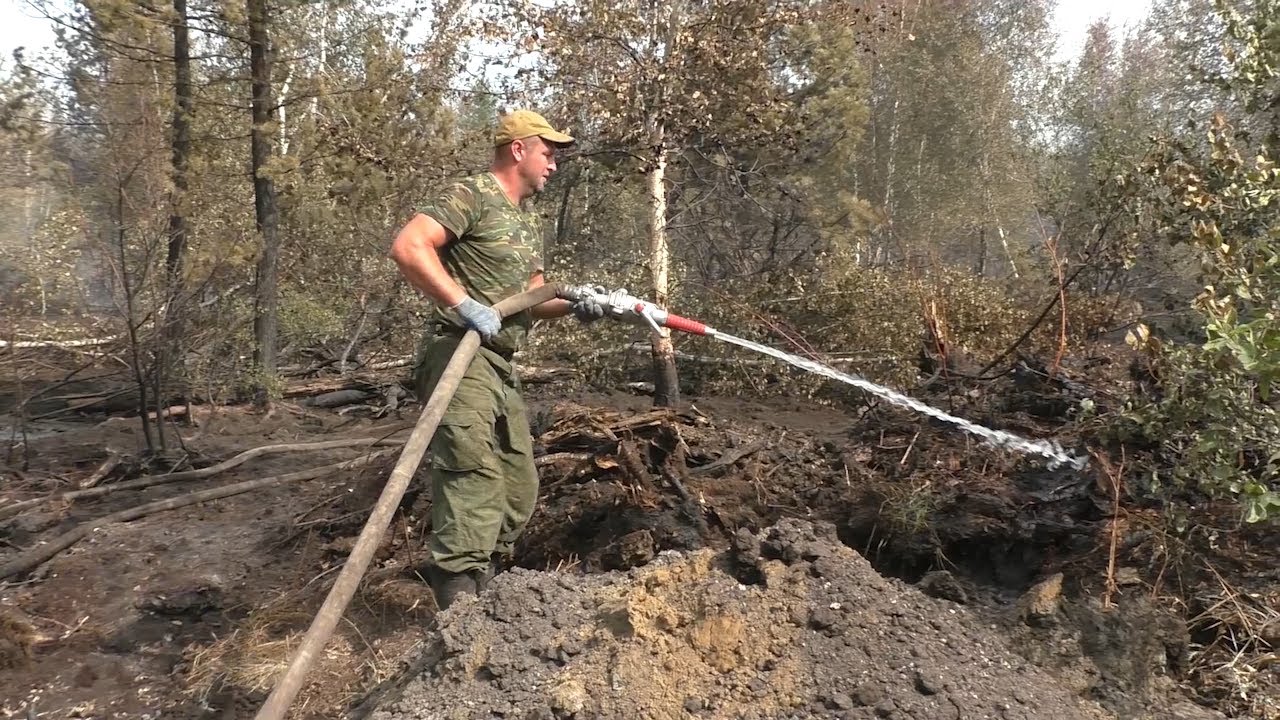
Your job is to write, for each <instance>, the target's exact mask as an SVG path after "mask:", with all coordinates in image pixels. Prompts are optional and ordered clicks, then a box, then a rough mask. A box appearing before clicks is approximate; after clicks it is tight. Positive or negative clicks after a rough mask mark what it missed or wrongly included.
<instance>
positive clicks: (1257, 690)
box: [1189, 566, 1280, 720]
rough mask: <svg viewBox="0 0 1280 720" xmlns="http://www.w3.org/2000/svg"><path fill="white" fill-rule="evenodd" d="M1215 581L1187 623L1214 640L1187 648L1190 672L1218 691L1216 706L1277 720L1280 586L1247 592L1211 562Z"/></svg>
mask: <svg viewBox="0 0 1280 720" xmlns="http://www.w3.org/2000/svg"><path fill="white" fill-rule="evenodd" d="M1208 569H1209V571H1210V572H1211V573H1212V574H1213V576H1214V577H1215V578H1216V580H1217V587H1216V588H1213V589H1210V590H1207V591H1205V592H1203V593H1202V594H1201V595H1200V597H1199V598H1198V599H1199V600H1200V602H1201V603H1202V604H1203V606H1204V610H1202V611H1201V612H1200V613H1199V614H1197V615H1196V616H1195V617H1194V618H1192V619H1191V620H1190V622H1189V625H1190V626H1191V627H1193V628H1197V629H1198V630H1200V631H1202V632H1211V633H1213V640H1212V641H1211V642H1209V643H1208V644H1207V645H1204V646H1202V647H1199V648H1197V649H1196V650H1194V651H1193V652H1192V653H1191V673H1192V675H1193V676H1194V677H1196V678H1197V679H1198V681H1199V683H1200V684H1202V685H1203V686H1205V687H1207V688H1210V689H1212V690H1213V691H1214V692H1216V693H1218V694H1220V696H1221V703H1220V705H1219V708H1220V709H1223V710H1224V711H1225V710H1227V709H1230V710H1231V711H1234V712H1236V713H1238V714H1239V716H1240V717H1251V718H1258V719H1259V720H1280V678H1278V677H1277V673H1276V669H1277V668H1278V667H1280V648H1277V647H1273V643H1275V637H1274V636H1275V635H1276V630H1275V628H1276V627H1278V626H1280V590H1275V589H1273V590H1271V591H1270V592H1268V593H1265V594H1264V593H1249V592H1243V591H1240V590H1238V589H1237V588H1235V587H1233V586H1232V585H1231V584H1229V583H1228V582H1227V581H1226V580H1225V579H1223V577H1222V576H1221V575H1219V574H1218V572H1217V571H1216V570H1214V569H1213V568H1212V567H1211V566H1209V567H1208Z"/></svg>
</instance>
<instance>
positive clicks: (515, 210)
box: [391, 110, 604, 610]
mask: <svg viewBox="0 0 1280 720" xmlns="http://www.w3.org/2000/svg"><path fill="white" fill-rule="evenodd" d="M573 143H574V139H573V138H572V137H570V136H569V135H567V134H565V133H562V132H560V131H558V130H556V129H555V128H553V127H551V125H550V123H548V122H547V121H546V119H545V118H543V117H542V116H541V115H539V114H537V113H535V112H532V111H529V110H517V111H515V112H511V113H509V114H506V115H504V116H502V117H501V118H500V119H499V122H498V127H497V130H496V131H495V133H494V154H493V162H492V164H491V166H490V169H489V171H488V172H486V173H482V174H480V175H475V176H472V177H468V178H465V179H463V180H461V181H459V182H456V183H454V184H453V185H451V186H450V187H448V188H447V189H446V190H445V191H444V192H443V193H442V194H441V195H439V196H438V197H437V198H435V199H434V200H433V201H431V202H428V203H427V204H425V205H424V206H423V207H421V208H420V211H419V212H418V213H417V214H416V215H414V217H413V218H412V219H411V220H410V221H409V222H408V223H407V224H406V225H405V226H404V227H403V228H402V229H401V230H400V232H399V234H398V235H397V236H396V238H395V241H394V242H393V243H392V246H391V258H392V259H393V260H395V262H396V264H397V265H399V267H400V272H401V273H402V274H403V275H404V277H405V278H406V279H407V280H408V281H409V282H410V283H412V284H413V286H414V287H416V288H417V289H418V290H420V291H422V292H423V293H425V294H426V295H427V296H428V297H430V298H431V299H432V300H434V301H435V303H436V311H435V313H434V318H433V322H432V327H431V328H429V329H428V332H427V334H426V336H425V337H424V338H423V344H422V348H421V350H420V353H419V356H418V361H417V364H416V365H415V367H414V383H415V385H416V390H417V392H418V395H419V397H420V398H421V399H422V400H424V401H425V400H426V398H428V397H429V396H430V395H431V391H432V389H433V388H434V387H435V385H436V383H437V382H438V381H439V378H440V375H441V373H442V372H443V371H444V367H445V365H446V364H447V363H448V362H449V359H450V358H451V357H452V356H453V351H454V349H455V348H456V347H457V346H458V343H459V342H460V341H461V339H462V336H463V334H464V333H465V332H466V331H467V330H469V329H473V330H476V331H477V332H478V333H479V334H480V336H481V340H482V342H481V346H480V349H479V351H478V352H477V353H476V358H475V359H474V360H473V361H472V363H471V365H470V366H469V367H468V369H467V372H466V374H465V375H464V376H463V378H462V381H461V383H460V384H459V385H458V391H457V393H456V394H455V395H454V397H453V400H452V401H451V402H450V404H449V407H448V409H447V410H446V411H445V414H444V417H443V418H442V419H441V421H440V426H439V428H438V429H437V430H436V434H435V437H434V438H433V439H432V442H431V448H430V449H431V483H432V506H431V530H432V534H431V539H430V540H429V542H428V547H429V549H430V551H431V555H432V558H433V559H434V561H435V566H434V568H433V569H432V570H431V572H430V573H429V575H430V582H431V588H432V592H433V593H434V594H435V596H436V603H437V605H438V606H439V607H440V609H442V610H443V609H445V608H447V607H448V606H449V605H450V604H452V603H453V601H454V600H455V599H456V598H457V597H458V595H460V594H463V593H473V594H474V593H478V592H479V591H480V590H482V589H484V586H485V585H486V584H487V583H488V580H489V578H490V577H491V576H492V573H493V566H494V563H495V562H496V560H497V556H500V555H509V554H510V553H511V550H512V546H513V544H514V542H515V540H516V538H517V537H518V536H519V535H520V533H521V531H522V530H523V529H524V527H525V524H526V523H527V522H528V520H529V516H530V514H531V513H532V512H533V506H534V501H535V500H536V499H537V494H538V474H537V470H536V468H535V467H534V463H533V441H532V438H531V437H530V434H529V422H528V417H527V414H526V409H525V404H524V400H523V398H522V397H521V394H520V381H519V378H517V377H516V374H515V372H514V370H513V368H512V365H511V357H512V355H513V354H514V353H515V352H516V351H517V350H519V349H520V348H521V347H522V346H523V344H524V342H525V339H526V338H527V336H528V334H529V330H530V328H531V327H532V325H533V322H534V320H535V319H545V318H556V317H561V316H564V315H568V314H569V313H570V312H573V313H574V314H575V315H576V316H577V317H578V318H579V319H580V320H582V321H584V322H589V321H591V320H593V319H595V318H598V317H601V316H603V314H604V310H603V308H601V307H599V305H594V304H592V303H590V302H584V303H575V304H572V305H571V304H570V303H569V302H568V301H565V300H551V301H548V302H545V303H542V304H541V305H538V306H536V307H534V308H532V309H530V310H527V311H525V312H522V313H519V314H517V315H514V316H512V317H509V318H507V319H506V320H505V321H504V320H501V319H499V317H498V314H497V313H496V312H495V311H494V310H493V309H492V308H490V307H489V306H490V305H493V304H494V303H496V302H498V301H499V300H502V299H504V298H507V297H510V296H511V295H515V294H517V293H520V292H523V291H525V290H527V289H530V288H533V287H537V286H540V285H542V284H543V265H542V259H541V257H540V255H541V248H542V238H541V232H540V228H539V224H538V221H537V218H536V217H535V216H534V215H533V214H532V213H529V212H526V211H525V210H524V209H522V207H521V205H522V203H523V202H524V201H525V200H527V199H528V198H530V197H532V196H533V195H535V194H536V193H538V192H539V191H541V190H542V188H543V187H544V186H545V185H546V182H547V179H548V178H549V177H550V176H551V173H553V172H555V170H556V151H557V150H558V149H560V148H564V147H568V146H570V145H572V144H573Z"/></svg>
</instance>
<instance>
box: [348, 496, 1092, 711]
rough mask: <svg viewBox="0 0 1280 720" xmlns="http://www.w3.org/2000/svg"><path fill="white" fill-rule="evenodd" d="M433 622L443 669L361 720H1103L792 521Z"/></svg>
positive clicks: (553, 580) (512, 575)
mask: <svg viewBox="0 0 1280 720" xmlns="http://www.w3.org/2000/svg"><path fill="white" fill-rule="evenodd" d="M439 617H440V623H441V637H442V641H443V651H444V652H443V656H442V659H441V660H440V661H439V662H437V663H436V664H435V666H434V667H432V668H429V669H428V671H427V672H426V673H424V674H422V675H421V676H420V677H419V678H417V679H416V680H413V681H412V682H410V683H409V684H408V685H407V686H406V687H405V689H404V692H403V694H402V695H401V697H400V698H399V699H397V700H396V701H394V702H391V703H389V704H387V705H386V706H384V707H383V708H382V709H379V710H377V711H375V713H374V714H373V717H374V718H378V719H379V720H409V719H411V718H412V719H421V720H426V719H428V718H430V719H436V718H440V719H446V718H447V719H450V720H452V719H453V718H459V719H461V718H478V717H508V718H511V717H514V718H570V717H572V718H635V717H644V718H689V717H706V718H801V717H804V718H807V717H839V718H890V719H898V720H925V719H926V718H927V719H929V720H937V719H946V718H951V719H957V720H959V719H967V718H1005V719H1008V720H1014V719H1022V718H1027V719H1030V718H1037V719H1038V720H1055V719H1062V720H1067V719H1072V720H1074V719H1077V718H1095V717H1106V715H1105V714H1104V713H1102V712H1101V711H1100V710H1099V709H1098V708H1097V707H1096V706H1093V705H1091V704H1089V703H1087V702H1084V701H1082V700H1080V699H1079V698H1078V697H1077V696H1075V695H1074V694H1073V693H1072V692H1070V691H1068V690H1066V689H1064V688H1062V687H1060V686H1059V685H1058V684H1057V683H1056V682H1055V680H1054V679H1053V678H1052V677H1051V676H1049V675H1047V674H1046V673H1045V672H1044V671H1042V670H1040V669H1038V668H1036V667H1034V666H1032V665H1031V664H1029V663H1028V662H1026V661H1025V660H1023V659H1022V658H1021V657H1019V656H1018V655H1017V654H1016V653H1014V652H1013V651H1012V650H1011V649H1010V648H1009V647H1008V646H1006V645H1005V644H1004V642H1003V641H1002V640H1000V639H999V638H998V636H997V635H996V633H995V632H993V630H992V629H991V628H990V627H988V626H984V625H983V624H982V623H981V622H980V621H979V620H978V619H977V616H976V615H974V614H972V613H971V612H970V611H968V610H967V609H965V608H964V607H961V606H957V605H954V604H952V603H950V602H946V601H941V600H935V599H932V598H929V597H926V596H924V595H923V594H921V593H919V592H918V591H917V590H915V589H914V588H911V587H909V586H907V585H905V584H903V583H901V582H899V581H896V580H891V579H886V578H884V577H882V576H880V575H879V574H877V573H876V572H875V570H873V569H872V568H871V566H870V564H869V563H868V562H867V561H866V560H865V559H863V558H862V556H860V555H859V554H857V553H856V552H854V551H853V550H851V549H849V548H847V547H846V546H844V545H843V544H842V543H841V542H840V541H839V540H838V539H837V538H836V537H835V534H834V530H833V529H832V528H831V527H830V526H828V525H825V524H822V525H813V524H810V523H808V522H805V521H801V520H792V519H788V520H783V521H781V522H779V523H778V524H777V525H774V526H773V527H771V528H769V529H767V530H765V531H764V532H762V533H760V534H752V533H750V532H747V531H746V530H742V531H739V532H738V533H737V534H736V536H735V538H734V543H733V547H732V548H731V549H730V550H728V551H725V552H723V553H716V552H714V551H712V550H707V549H704V550H696V551H693V552H689V553H680V552H664V553H662V554H660V555H659V556H658V557H657V558H656V559H655V560H654V562H652V563H651V564H649V565H646V566H644V567H641V568H635V569H632V570H630V571H627V572H618V571H614V572H607V573H599V574H594V575H586V576H583V575H575V574H568V573H555V572H538V571H531V570H523V569H516V570H513V571H511V572H508V573H504V574H502V575H499V576H498V577H497V578H495V579H494V581H493V583H492V585H491V590H490V591H489V592H486V593H485V595H484V596H483V597H481V598H479V599H470V598H468V599H467V600H464V601H462V602H460V603H458V604H457V605H455V606H454V607H453V608H451V609H450V610H449V611H448V612H446V613H443V614H441V615H440V616H439Z"/></svg>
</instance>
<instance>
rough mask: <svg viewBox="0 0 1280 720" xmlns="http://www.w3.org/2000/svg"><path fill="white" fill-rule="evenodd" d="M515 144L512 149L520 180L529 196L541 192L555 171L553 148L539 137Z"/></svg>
mask: <svg viewBox="0 0 1280 720" xmlns="http://www.w3.org/2000/svg"><path fill="white" fill-rule="evenodd" d="M515 143H516V145H517V146H516V147H513V148H512V149H513V150H514V151H515V158H516V167H518V168H519V170H520V178H521V179H522V180H524V184H525V187H526V188H528V190H529V193H530V194H533V193H537V192H541V191H542V188H544V187H546V185H547V178H549V177H551V173H553V172H555V171H556V148H555V146H554V145H552V144H551V143H548V142H544V141H543V140H542V138H539V137H531V138H526V139H524V140H516V141H515Z"/></svg>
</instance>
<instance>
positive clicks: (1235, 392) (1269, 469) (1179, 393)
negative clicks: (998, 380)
mask: <svg viewBox="0 0 1280 720" xmlns="http://www.w3.org/2000/svg"><path fill="white" fill-rule="evenodd" d="M1257 12H1258V13H1260V15H1259V16H1255V17H1254V18H1253V19H1252V20H1251V21H1250V22H1248V23H1243V21H1241V20H1240V19H1239V18H1238V17H1235V18H1229V20H1230V21H1231V25H1232V27H1233V32H1234V33H1235V36H1236V38H1237V40H1240V41H1241V42H1242V43H1243V44H1244V45H1245V47H1246V48H1247V51H1246V52H1244V53H1243V54H1235V55H1233V56H1232V57H1233V58H1234V59H1235V65H1234V68H1235V72H1234V74H1233V75H1232V76H1231V77H1230V86H1231V87H1232V88H1233V89H1235V90H1236V91H1237V92H1238V93H1239V94H1240V95H1241V97H1242V99H1243V100H1244V101H1245V102H1246V104H1249V103H1251V102H1252V100H1253V98H1254V97H1255V94H1256V93H1257V92H1261V91H1264V90H1266V89H1267V88H1273V87H1274V86H1273V83H1272V78H1273V77H1274V76H1275V71H1276V64H1275V61H1276V58H1277V57H1280V56H1277V55H1275V54H1271V55H1264V54H1263V53H1261V51H1259V50H1258V48H1259V47H1262V46H1266V45H1268V44H1270V43H1274V42H1275V41H1276V39H1277V35H1276V33H1275V32H1274V31H1273V30H1274V28H1275V27H1276V21H1277V20H1280V4H1276V3H1270V2H1266V3H1260V4H1259V5H1258V8H1257ZM1265 13H1270V15H1269V18H1270V19H1269V21H1267V22H1263V21H1260V19H1259V18H1260V17H1261V15H1265ZM1242 27H1250V28H1253V29H1254V31H1255V33H1256V36H1242V35H1241V33H1242V32H1244V31H1243V30H1242V29H1241V28H1242ZM1260 58H1266V59H1260ZM1249 147H1250V141H1249V138H1248V136H1247V135H1246V134H1244V133H1241V132H1239V131H1236V130H1235V129H1233V128H1232V126H1231V125H1230V124H1229V123H1228V122H1227V121H1226V119H1225V117H1224V116H1223V115H1221V114H1218V115H1215V116H1214V118H1213V119H1212V121H1211V123H1210V124H1209V127H1208V132H1207V137H1206V141H1202V142H1198V143H1197V142H1192V141H1189V140H1165V141H1162V142H1161V143H1160V144H1159V145H1158V146H1157V148H1156V150H1155V151H1154V152H1153V153H1152V156H1151V157H1150V158H1149V159H1148V161H1147V162H1145V163H1143V165H1142V166H1141V167H1140V175H1139V177H1138V178H1137V181H1138V182H1142V183H1145V188H1146V190H1147V192H1146V194H1145V198H1144V202H1143V203H1142V204H1141V206H1139V207H1135V208H1134V211H1135V212H1137V213H1142V214H1144V215H1145V216H1146V217H1147V221H1148V222H1149V223H1150V226H1151V227H1153V228H1154V229H1155V230H1156V231H1157V232H1158V233H1159V234H1160V235H1161V236H1163V237H1165V238H1166V239H1167V240H1169V241H1170V242H1172V243H1178V244H1184V245H1187V246H1189V247H1192V248H1194V249H1196V250H1197V251H1198V253H1199V256H1200V258H1201V261H1202V272H1203V276H1204V280H1205V286H1204V289H1203V291H1202V292H1201V293H1200V294H1199V295H1198V296H1197V298H1196V300H1195V303H1194V307H1195V309H1196V311H1197V312H1198V314H1199V315H1200V316H1201V317H1202V318H1203V321H1204V327H1203V332H1204V341H1203V342H1202V343H1201V344H1200V345H1198V346H1193V347H1169V348H1165V347H1163V346H1161V345H1160V344H1159V343H1157V342H1153V341H1152V340H1151V339H1150V336H1149V335H1148V334H1147V332H1146V330H1145V328H1141V329H1139V331H1138V332H1136V333H1134V334H1132V335H1131V337H1130V342H1131V344H1133V345H1135V346H1136V347H1139V348H1140V349H1143V350H1146V351H1148V352H1150V353H1151V354H1153V355H1154V360H1153V362H1152V368H1153V374H1154V376H1155V378H1156V380H1157V381H1158V384H1159V388H1158V390H1159V391H1158V392H1157V393H1156V394H1155V396H1154V397H1140V398H1137V399H1135V400H1134V401H1133V402H1132V403H1131V405H1130V407H1129V408H1127V410H1126V412H1124V413H1123V414H1122V415H1121V416H1120V417H1119V418H1118V419H1117V423H1116V427H1115V432H1116V434H1117V436H1118V437H1120V438H1122V439H1129V440H1139V441H1142V442H1144V443H1145V444H1147V445H1148V446H1150V447H1154V448H1156V449H1157V450H1158V452H1157V454H1156V460H1155V463H1154V466H1153V467H1152V469H1151V473H1150V480H1151V487H1152V489H1157V488H1159V487H1161V486H1163V485H1166V484H1170V483H1172V484H1174V485H1176V486H1178V487H1185V486H1188V485H1190V486H1192V487H1195V488H1197V489H1199V490H1201V491H1203V492H1206V493H1208V494H1210V495H1214V496H1219V495H1227V496H1233V497H1236V498H1238V499H1239V501H1240V503H1241V505H1242V507H1243V511H1244V517H1245V520H1247V521H1249V522H1256V521H1259V520H1262V519H1265V518H1266V517H1268V515H1269V514H1271V513H1273V512H1275V511H1276V510H1277V509H1280V493H1277V491H1276V488H1277V482H1280V453H1277V452H1276V449H1277V448H1280V413H1278V412H1277V404H1276V400H1275V395H1274V392H1275V388H1274V385H1275V382H1276V380H1277V378H1280V215H1278V214H1277V212H1276V204H1277V201H1280V170H1277V168H1276V163H1275V161H1274V160H1273V158H1272V157H1271V151H1270V150H1269V148H1267V147H1266V146H1265V145H1264V146H1260V147H1256V148H1255V149H1252V150H1250V149H1248V148H1249Z"/></svg>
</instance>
